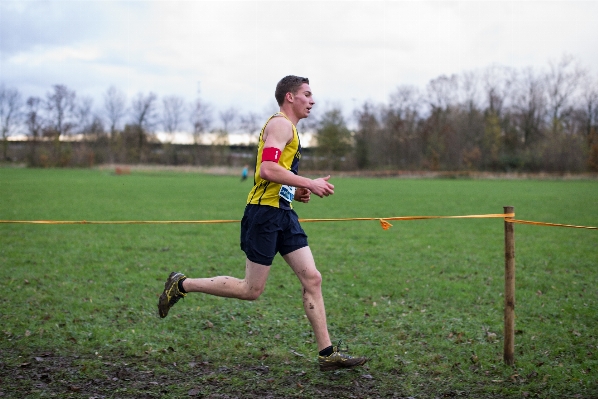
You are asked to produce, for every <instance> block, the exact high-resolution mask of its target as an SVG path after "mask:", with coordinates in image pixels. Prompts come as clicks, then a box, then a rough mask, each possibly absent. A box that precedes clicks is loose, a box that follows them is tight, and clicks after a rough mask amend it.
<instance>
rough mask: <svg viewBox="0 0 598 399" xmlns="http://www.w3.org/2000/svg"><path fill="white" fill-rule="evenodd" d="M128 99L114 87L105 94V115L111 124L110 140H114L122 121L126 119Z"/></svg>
mask: <svg viewBox="0 0 598 399" xmlns="http://www.w3.org/2000/svg"><path fill="white" fill-rule="evenodd" d="M126 102H127V97H126V96H125V94H124V93H123V92H121V91H120V90H118V89H117V88H116V87H114V86H110V87H109V88H108V90H107V91H106V93H105V94H104V113H105V115H106V119H108V123H109V124H110V138H111V139H112V140H114V138H115V136H116V130H117V129H118V125H119V124H120V121H121V120H122V119H123V118H124V117H125V115H126V113H127V110H126Z"/></svg>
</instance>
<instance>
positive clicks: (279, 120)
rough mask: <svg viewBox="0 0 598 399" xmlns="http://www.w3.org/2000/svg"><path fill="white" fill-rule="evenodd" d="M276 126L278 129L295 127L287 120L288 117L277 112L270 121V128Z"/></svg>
mask: <svg viewBox="0 0 598 399" xmlns="http://www.w3.org/2000/svg"><path fill="white" fill-rule="evenodd" d="M270 125H272V126H276V127H284V126H288V127H291V128H292V126H293V124H292V123H291V121H290V120H288V119H287V118H286V116H284V114H282V113H280V112H277V113H275V114H274V115H272V116H271V117H270V120H269V121H268V126H270Z"/></svg>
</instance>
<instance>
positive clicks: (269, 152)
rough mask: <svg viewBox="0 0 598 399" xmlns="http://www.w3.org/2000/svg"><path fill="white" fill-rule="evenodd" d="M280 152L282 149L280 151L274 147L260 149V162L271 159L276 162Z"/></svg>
mask: <svg viewBox="0 0 598 399" xmlns="http://www.w3.org/2000/svg"><path fill="white" fill-rule="evenodd" d="M281 153H282V151H280V150H279V149H278V148H276V147H268V148H264V149H263V150H262V162H264V161H272V162H276V163H278V160H279V159H280V154H281Z"/></svg>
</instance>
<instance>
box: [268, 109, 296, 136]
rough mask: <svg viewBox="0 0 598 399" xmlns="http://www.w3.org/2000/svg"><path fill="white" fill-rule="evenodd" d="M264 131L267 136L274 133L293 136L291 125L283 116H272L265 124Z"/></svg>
mask: <svg viewBox="0 0 598 399" xmlns="http://www.w3.org/2000/svg"><path fill="white" fill-rule="evenodd" d="M265 131H266V133H267V135H270V134H272V133H274V134H282V135H284V136H289V137H290V136H292V135H293V124H292V123H291V121H289V120H288V119H287V118H285V117H284V115H282V114H280V115H277V114H274V115H273V116H272V117H271V118H270V120H269V121H268V123H267V124H266V128H265Z"/></svg>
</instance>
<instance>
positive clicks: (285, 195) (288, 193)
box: [278, 184, 295, 203]
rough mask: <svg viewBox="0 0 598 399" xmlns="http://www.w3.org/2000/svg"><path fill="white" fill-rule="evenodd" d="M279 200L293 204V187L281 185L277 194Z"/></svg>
mask: <svg viewBox="0 0 598 399" xmlns="http://www.w3.org/2000/svg"><path fill="white" fill-rule="evenodd" d="M278 195H279V196H280V198H282V199H285V200H287V201H289V203H291V202H293V198H295V187H293V186H286V185H284V184H283V185H282V187H281V188H280V191H279V192H278Z"/></svg>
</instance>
